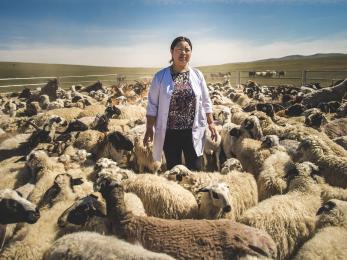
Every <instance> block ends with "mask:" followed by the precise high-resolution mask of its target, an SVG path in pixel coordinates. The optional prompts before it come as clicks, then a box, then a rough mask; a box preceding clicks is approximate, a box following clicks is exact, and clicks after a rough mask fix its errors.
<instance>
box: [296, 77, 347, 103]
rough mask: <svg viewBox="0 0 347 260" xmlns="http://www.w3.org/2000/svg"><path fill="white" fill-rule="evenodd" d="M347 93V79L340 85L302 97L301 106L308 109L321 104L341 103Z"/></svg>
mask: <svg viewBox="0 0 347 260" xmlns="http://www.w3.org/2000/svg"><path fill="white" fill-rule="evenodd" d="M346 92H347V79H345V80H344V81H342V82H341V83H340V84H338V85H336V86H333V87H328V88H323V89H320V90H317V91H314V92H312V93H310V94H307V95H305V96H304V99H303V100H302V104H303V105H304V106H306V107H308V108H311V107H317V105H318V104H319V103H321V102H329V101H339V102H341V101H342V98H343V97H344V95H345V94H346Z"/></svg>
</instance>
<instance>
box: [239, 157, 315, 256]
mask: <svg viewBox="0 0 347 260" xmlns="http://www.w3.org/2000/svg"><path fill="white" fill-rule="evenodd" d="M311 166H312V165H311V164H310V163H307V162H304V163H301V164H296V167H295V168H293V169H292V170H290V171H288V172H287V176H286V177H287V178H288V182H289V185H288V192H287V193H286V194H284V195H275V196H272V197H271V198H269V199H266V200H263V201H262V202H260V203H259V204H258V205H257V206H255V207H253V208H250V209H248V210H247V211H246V212H245V213H244V214H243V215H242V216H241V218H240V220H239V221H240V222H241V223H244V224H246V225H249V226H252V227H255V228H259V229H261V230H264V231H266V232H268V233H269V234H270V236H271V237H272V238H273V239H274V241H275V242H276V244H277V252H278V259H289V258H290V257H291V256H292V254H293V253H294V252H295V251H296V250H297V249H298V248H299V246H300V245H301V244H302V243H303V242H305V241H306V240H308V239H309V238H310V237H311V236H312V235H313V233H314V229H315V215H316V212H317V210H318V209H319V207H320V205H321V198H320V189H319V186H318V185H317V183H316V182H315V180H314V179H313V178H314V175H313V170H312V167H311Z"/></svg>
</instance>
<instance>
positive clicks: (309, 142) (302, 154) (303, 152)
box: [295, 137, 321, 162]
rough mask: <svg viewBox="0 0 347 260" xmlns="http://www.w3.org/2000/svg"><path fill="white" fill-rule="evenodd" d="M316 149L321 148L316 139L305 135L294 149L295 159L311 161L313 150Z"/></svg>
mask: <svg viewBox="0 0 347 260" xmlns="http://www.w3.org/2000/svg"><path fill="white" fill-rule="evenodd" d="M317 149H319V150H321V147H320V146H319V143H318V142H317V140H315V139H313V138H311V137H307V138H305V139H304V140H302V141H301V142H300V144H299V146H298V148H297V150H296V155H295V159H296V160H298V161H300V162H303V161H312V160H313V159H314V154H313V150H316V151H317Z"/></svg>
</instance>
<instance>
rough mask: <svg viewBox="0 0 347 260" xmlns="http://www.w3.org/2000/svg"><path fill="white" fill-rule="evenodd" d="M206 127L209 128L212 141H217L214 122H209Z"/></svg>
mask: <svg viewBox="0 0 347 260" xmlns="http://www.w3.org/2000/svg"><path fill="white" fill-rule="evenodd" d="M208 129H210V131H211V139H212V141H217V130H216V127H215V126H214V124H213V123H212V124H209V125H208Z"/></svg>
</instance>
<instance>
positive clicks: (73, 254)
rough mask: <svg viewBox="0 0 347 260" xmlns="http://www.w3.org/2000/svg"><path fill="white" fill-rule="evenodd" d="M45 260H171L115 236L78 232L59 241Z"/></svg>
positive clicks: (47, 253) (51, 248)
mask: <svg viewBox="0 0 347 260" xmlns="http://www.w3.org/2000/svg"><path fill="white" fill-rule="evenodd" d="M43 259H44V260H60V259H65V260H75V259H90V260H97V259H104V260H112V259H123V260H126V259H142V260H146V259H148V260H170V259H173V258H171V257H170V256H168V255H165V254H161V253H154V252H151V251H148V250H146V249H144V248H143V247H142V246H140V245H132V244H129V243H127V242H125V241H123V240H120V239H118V238H116V237H114V236H103V235H100V234H97V233H93V232H87V231H86V232H78V233H73V234H69V235H65V236H64V237H62V238H60V239H58V240H57V241H55V242H54V243H53V245H52V246H51V247H50V248H49V249H48V250H47V251H46V253H45V254H44V257H43Z"/></svg>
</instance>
